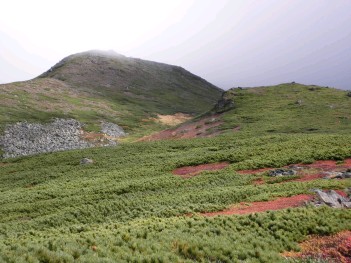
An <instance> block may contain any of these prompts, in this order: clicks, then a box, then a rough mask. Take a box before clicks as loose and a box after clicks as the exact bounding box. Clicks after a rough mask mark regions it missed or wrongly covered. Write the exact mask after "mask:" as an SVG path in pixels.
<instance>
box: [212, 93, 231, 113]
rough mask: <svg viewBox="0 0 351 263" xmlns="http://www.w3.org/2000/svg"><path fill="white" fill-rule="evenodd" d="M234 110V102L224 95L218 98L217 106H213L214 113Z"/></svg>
mask: <svg viewBox="0 0 351 263" xmlns="http://www.w3.org/2000/svg"><path fill="white" fill-rule="evenodd" d="M233 108H234V101H233V100H232V99H231V98H227V95H226V93H225V92H224V93H223V94H222V98H220V99H219V100H218V102H217V104H216V105H215V106H214V109H213V110H214V111H215V112H216V113H222V112H226V111H228V110H231V109H233Z"/></svg>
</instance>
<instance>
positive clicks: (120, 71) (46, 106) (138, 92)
mask: <svg viewBox="0 0 351 263" xmlns="http://www.w3.org/2000/svg"><path fill="white" fill-rule="evenodd" d="M221 92H222V90H221V89H219V88H217V87H215V86H214V85H212V84H210V83H208V82H207V81H205V80H203V79H201V78H200V77H198V76H195V75H193V74H191V73H190V72H188V71H186V70H184V69H182V68H180V67H176V66H171V65H167V64H162V63H156V62H151V61H145V60H141V59H135V58H127V57H125V56H122V55H118V54H116V53H113V52H101V51H89V52H83V53H79V54H75V55H71V56H69V57H66V58H65V59H63V60H62V61H60V62H59V63H58V64H56V65H55V66H54V67H52V68H51V69H50V70H49V71H47V72H45V73H43V74H42V75H40V76H39V77H38V78H36V79H33V80H30V81H25V82H17V83H10V84H5V85H0V99H1V108H0V111H1V113H2V117H1V119H0V125H1V126H2V127H3V125H4V124H5V123H11V122H14V121H18V120H29V121H33V120H34V121H35V120H39V121H47V120H49V119H51V118H52V117H56V116H58V117H73V118H76V119H78V120H80V121H83V122H85V123H87V124H88V126H87V127H88V128H89V129H92V130H94V129H97V126H96V123H97V122H99V121H101V120H108V121H111V122H115V123H118V124H120V125H121V126H123V127H124V128H125V129H126V130H127V131H128V132H136V131H141V130H144V131H146V130H147V129H149V128H150V129H159V128H160V127H164V126H162V125H160V124H159V123H158V122H155V117H157V114H163V115H165V114H175V113H178V112H181V113H186V114H190V115H197V114H200V113H202V112H204V111H206V110H208V109H209V108H211V106H212V105H213V104H214V103H215V102H216V100H217V99H218V97H219V96H220V94H221Z"/></svg>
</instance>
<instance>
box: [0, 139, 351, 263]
mask: <svg viewBox="0 0 351 263" xmlns="http://www.w3.org/2000/svg"><path fill="white" fill-rule="evenodd" d="M83 157H88V158H92V159H93V160H94V163H93V164H91V165H79V161H80V160H81V159H82V158H83ZM347 157H351V136H350V135H347V134H344V135H342V134H341V135H340V134H339V135H338V134H273V135H263V136H256V137H248V136H247V135H245V134H241V133H234V134H227V135H223V136H219V137H216V138H207V139H189V140H175V141H162V142H143V143H133V144H130V143H128V144H127V143H126V144H122V145H120V146H118V147H110V148H95V149H87V150H81V151H69V152H60V153H55V154H44V155H39V156H33V157H23V158H18V159H9V160H5V161H4V160H3V161H2V163H0V166H1V167H0V168H1V169H0V179H1V180H0V255H1V257H0V261H4V262H74V261H78V262H194V261H195V262H240V261H244V262H280V261H284V260H285V259H284V258H283V257H282V256H280V253H281V252H283V251H285V250H291V249H298V247H297V242H299V241H302V240H304V239H306V238H307V236H308V235H309V234H316V233H317V234H323V235H324V234H331V233H335V232H337V231H340V230H343V229H351V224H350V219H351V211H350V210H335V209H331V208H326V207H322V208H314V207H305V208H290V209H286V210H282V211H275V212H264V213H261V214H254V215H246V216H225V217H224V216H220V217H214V218H205V217H202V216H201V215H200V214H198V215H196V214H197V213H201V212H211V211H219V210H223V209H225V208H227V207H229V206H231V205H233V204H237V203H239V202H251V201H264V200H272V199H275V198H277V197H285V196H292V195H297V194H306V193H307V194H313V192H311V189H315V188H321V189H345V188H348V187H351V179H344V180H325V179H318V180H315V181H309V182H284V183H271V184H265V185H254V184H253V181H254V180H256V179H257V177H256V176H255V175H247V174H246V175H241V174H239V173H237V172H236V171H238V170H242V169H256V168H264V167H282V166H285V165H288V164H295V163H301V162H302V163H312V162H313V161H314V160H327V159H333V160H337V161H339V162H342V161H343V160H344V159H345V158H347ZM223 161H227V162H229V163H230V165H229V166H228V167H227V168H225V169H223V170H219V171H206V172H202V173H201V174H199V175H197V176H196V177H193V178H190V179H182V178H180V177H177V176H174V175H173V174H172V171H173V170H174V169H176V168H179V167H182V166H188V165H198V164H205V163H214V162H223ZM189 214H195V216H194V217H189V216H188V215H189Z"/></svg>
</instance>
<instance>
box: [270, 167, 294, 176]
mask: <svg viewBox="0 0 351 263" xmlns="http://www.w3.org/2000/svg"><path fill="white" fill-rule="evenodd" d="M295 174H296V171H295V170H293V169H275V170H272V171H269V173H268V175H269V176H272V177H277V176H293V175H295Z"/></svg>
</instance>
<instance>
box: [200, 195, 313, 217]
mask: <svg viewBox="0 0 351 263" xmlns="http://www.w3.org/2000/svg"><path fill="white" fill-rule="evenodd" d="M312 198H313V196H312V195H306V194H301V195H295V196H291V197H280V198H278V199H275V200H273V201H263V202H253V203H240V204H239V205H236V206H233V207H232V208H230V209H228V210H224V211H219V212H210V213H202V215H204V216H217V215H234V214H235V215H244V214H251V213H257V212H264V211H268V210H280V209H285V208H289V207H297V206H301V205H303V204H304V203H305V202H307V201H310V200H311V199H312Z"/></svg>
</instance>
